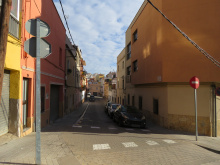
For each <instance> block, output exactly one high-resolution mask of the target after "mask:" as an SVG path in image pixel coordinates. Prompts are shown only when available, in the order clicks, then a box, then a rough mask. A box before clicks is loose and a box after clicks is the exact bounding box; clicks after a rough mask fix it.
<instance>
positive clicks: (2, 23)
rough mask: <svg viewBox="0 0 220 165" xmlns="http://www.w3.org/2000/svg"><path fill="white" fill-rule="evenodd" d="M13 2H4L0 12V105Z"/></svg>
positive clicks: (6, 0) (3, 0)
mask: <svg viewBox="0 0 220 165" xmlns="http://www.w3.org/2000/svg"><path fill="white" fill-rule="evenodd" d="M0 1H1V0H0ZM11 4H12V0H2V3H1V12H0V103H1V95H2V84H3V76H4V66H5V56H6V47H7V39H8V31H9V17H10V11H11Z"/></svg>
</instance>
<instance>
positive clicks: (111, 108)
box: [108, 104, 120, 118]
mask: <svg viewBox="0 0 220 165" xmlns="http://www.w3.org/2000/svg"><path fill="white" fill-rule="evenodd" d="M118 106H120V104H111V105H110V106H109V107H108V115H109V116H110V117H111V118H112V117H113V112H114V111H115V110H116V109H117V107H118Z"/></svg>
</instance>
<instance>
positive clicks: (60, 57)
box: [59, 48, 63, 66]
mask: <svg viewBox="0 0 220 165" xmlns="http://www.w3.org/2000/svg"><path fill="white" fill-rule="evenodd" d="M62 63H63V59H62V48H60V50H59V66H62Z"/></svg>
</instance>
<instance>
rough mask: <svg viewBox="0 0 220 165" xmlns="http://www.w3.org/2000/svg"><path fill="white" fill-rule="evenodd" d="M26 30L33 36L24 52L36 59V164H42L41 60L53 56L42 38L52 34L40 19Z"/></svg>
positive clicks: (31, 22) (30, 21) (48, 45)
mask: <svg viewBox="0 0 220 165" xmlns="http://www.w3.org/2000/svg"><path fill="white" fill-rule="evenodd" d="M25 28H26V30H27V31H28V32H29V33H30V34H31V35H33V36H36V38H35V37H32V38H30V39H29V40H27V41H25V43H24V50H25V51H26V52H27V53H28V54H30V55H31V56H32V57H35V58H36V92H35V93H36V108H35V111H36V164H41V137H40V132H41V98H40V97H41V93H40V91H41V81H40V78H41V70H40V59H41V58H45V57H47V56H48V55H49V54H51V45H50V44H49V43H48V42H46V41H45V40H43V39H41V37H47V36H48V35H49V34H50V28H49V25H48V24H47V23H45V22H43V21H41V20H40V19H30V20H28V21H27V22H26V24H25Z"/></svg>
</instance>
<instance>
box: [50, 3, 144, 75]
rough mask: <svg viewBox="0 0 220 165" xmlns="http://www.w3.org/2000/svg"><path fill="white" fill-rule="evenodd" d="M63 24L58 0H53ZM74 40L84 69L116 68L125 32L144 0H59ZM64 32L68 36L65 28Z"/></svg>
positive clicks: (91, 70) (96, 70) (105, 72)
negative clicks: (83, 61)
mask: <svg viewBox="0 0 220 165" xmlns="http://www.w3.org/2000/svg"><path fill="white" fill-rule="evenodd" d="M53 1H54V3H55V6H56V8H57V10H58V12H59V14H60V17H61V19H62V21H63V24H64V26H65V27H66V23H65V21H64V16H63V13H62V10H61V5H60V2H59V0H53ZM61 2H62V5H63V9H64V13H65V16H66V18H67V23H68V25H69V29H70V32H71V35H72V37H73V40H74V43H75V44H76V45H77V46H79V48H80V49H81V50H82V57H83V59H84V60H85V61H86V66H85V67H84V69H85V70H86V71H87V72H88V73H92V74H94V73H101V74H105V75H106V74H108V73H109V72H110V71H117V56H118V55H119V54H120V52H121V51H122V50H123V48H124V47H125V32H126V30H127V28H128V26H129V25H130V23H131V21H132V20H133V18H134V17H135V15H136V13H137V12H138V10H139V8H140V7H141V5H142V3H143V2H144V0H61ZM66 33H67V35H68V36H69V32H68V29H67V28H66Z"/></svg>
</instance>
